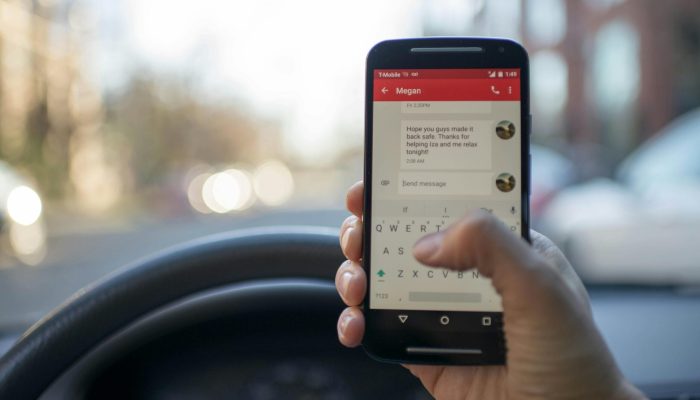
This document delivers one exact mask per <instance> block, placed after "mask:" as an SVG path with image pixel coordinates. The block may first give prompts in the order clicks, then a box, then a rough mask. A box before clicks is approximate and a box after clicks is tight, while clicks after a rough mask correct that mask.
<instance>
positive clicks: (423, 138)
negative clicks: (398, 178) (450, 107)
mask: <svg viewBox="0 0 700 400" xmlns="http://www.w3.org/2000/svg"><path fill="white" fill-rule="evenodd" d="M492 131H493V121H467V120H464V121H458V120H404V121H401V169H422V170H427V169H436V170H437V169H440V170H489V169H491V140H492V137H493V132H492Z"/></svg>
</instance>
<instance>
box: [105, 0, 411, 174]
mask: <svg viewBox="0 0 700 400" xmlns="http://www.w3.org/2000/svg"><path fill="white" fill-rule="evenodd" d="M98 1H99V2H98V3H97V4H99V7H98V13H99V15H100V18H99V19H100V21H101V23H100V25H101V28H100V29H101V32H102V34H101V36H100V39H99V40H98V44H97V52H98V53H100V54H101V55H100V56H99V57H98V58H97V59H98V60H100V61H99V63H100V65H99V66H98V69H99V70H100V76H101V77H100V78H99V80H100V81H101V82H102V84H103V86H105V87H106V88H107V89H108V90H109V89H114V88H118V87H119V85H120V84H122V83H123V81H124V79H125V77H126V76H128V74H129V73H130V69H131V68H133V67H134V66H135V65H139V66H142V65H146V66H147V68H148V69H150V70H152V71H156V72H157V73H162V74H165V75H174V76H181V77H187V78H188V79H190V80H193V81H194V82H195V86H196V87H197V89H199V93H198V95H202V96H205V97H207V98H208V99H209V100H212V99H213V100H216V99H222V101H224V99H226V100H230V99H234V100H238V101H239V103H240V104H242V106H243V107H245V108H246V109H249V110H250V111H251V112H252V113H253V114H255V115H257V116H260V117H263V118H266V119H272V120H278V121H280V123H281V125H282V133H283V137H284V141H285V143H284V148H285V149H286V150H287V153H288V154H286V155H287V156H291V158H292V159H296V160H297V161H301V162H302V163H308V164H321V165H322V164H325V163H330V162H332V161H333V158H334V157H336V156H337V155H338V154H339V153H341V152H342V151H344V150H346V149H347V148H349V147H356V146H358V145H361V143H362V129H363V115H364V111H363V106H364V100H363V98H364V97H363V96H364V63H365V58H366V55H367V52H368V51H369V49H370V48H371V47H372V46H373V45H374V44H375V43H377V42H379V41H380V40H383V39H387V38H398V37H409V36H420V35H421V33H422V25H421V20H420V19H419V15H420V10H421V5H422V2H421V1H419V0H388V1H381V2H377V1H368V0H356V1H351V2H342V3H341V2H332V1H295V2H289V1H269V0H267V1H247V2H243V1H224V0H220V1H217V0H198V1H196V2H192V1H183V0H123V1H121V2H113V1H110V0H98Z"/></svg>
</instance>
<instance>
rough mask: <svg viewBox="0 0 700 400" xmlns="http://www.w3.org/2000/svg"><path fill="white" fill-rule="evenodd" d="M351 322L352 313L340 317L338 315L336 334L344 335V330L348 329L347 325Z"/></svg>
mask: <svg viewBox="0 0 700 400" xmlns="http://www.w3.org/2000/svg"><path fill="white" fill-rule="evenodd" d="M351 322H352V315H350V314H345V315H343V316H342V317H340V322H339V323H338V334H339V335H341V336H345V334H344V333H345V331H346V330H347V329H348V326H350V323H351Z"/></svg>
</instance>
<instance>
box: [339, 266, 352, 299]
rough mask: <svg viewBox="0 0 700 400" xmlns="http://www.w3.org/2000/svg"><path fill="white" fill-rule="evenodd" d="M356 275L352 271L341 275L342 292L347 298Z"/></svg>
mask: <svg viewBox="0 0 700 400" xmlns="http://www.w3.org/2000/svg"><path fill="white" fill-rule="evenodd" d="M353 276H354V274H353V273H352V272H350V271H345V272H343V274H342V275H340V282H339V283H340V285H338V286H340V290H341V291H342V292H343V296H346V295H347V293H348V288H349V287H350V281H351V280H352V278H353Z"/></svg>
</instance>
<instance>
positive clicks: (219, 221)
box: [0, 210, 347, 333]
mask: <svg viewBox="0 0 700 400" xmlns="http://www.w3.org/2000/svg"><path fill="white" fill-rule="evenodd" d="M346 216H347V213H346V212H344V211H341V210H296V211H295V210H286V211H283V212H265V213H256V212H250V213H248V214H246V215H241V216H226V217H222V216H196V215H192V216H189V217H181V218H179V219H175V220H173V219H168V220H148V219H147V218H143V220H141V221H133V220H132V221H129V222H122V223H111V224H104V225H103V226H99V225H95V222H87V221H64V223H63V226H56V227H55V229H53V230H52V228H53V227H52V226H51V223H52V222H54V223H59V222H58V221H52V220H49V232H54V233H53V234H51V233H50V234H49V237H48V243H47V245H48V253H47V256H46V259H45V260H44V261H43V262H42V263H41V264H40V265H37V266H28V265H22V264H20V263H19V262H17V261H16V260H14V259H11V258H9V257H7V256H4V255H3V256H0V327H3V328H5V329H14V328H26V327H27V326H28V325H29V324H31V323H33V322H36V321H37V320H38V319H39V318H41V317H42V316H43V315H44V314H45V313H47V312H48V311H50V310H51V309H52V308H54V307H55V306H57V305H59V304H60V303H61V302H62V301H63V300H65V299H66V298H67V297H68V296H70V295H71V294H72V293H74V292H75V291H77V290H78V289H80V288H82V287H84V286H85V285H87V284H89V283H91V282H93V281H95V280H97V279H99V278H101V277H103V276H105V275H106V274H108V273H110V272H112V271H114V270H116V269H118V268H119V267H122V266H124V265H126V264H128V263H130V262H131V261H134V260H136V259H138V258H141V257H143V256H147V255H150V254H152V253H154V252H157V251H159V250H161V249H164V248H167V247H169V246H172V245H175V244H179V243H183V242H186V241H188V240H192V239H195V238H200V237H202V236H206V235H210V234H215V233H219V232H225V231H230V230H235V229H244V228H252V227H261V226H274V225H287V226H289V225H306V226H309V225H317V226H326V227H332V228H337V227H339V226H340V224H341V222H342V221H343V219H344V218H345V217H346ZM88 224H89V225H92V226H88ZM82 225H85V226H82ZM0 333H2V332H0Z"/></svg>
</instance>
